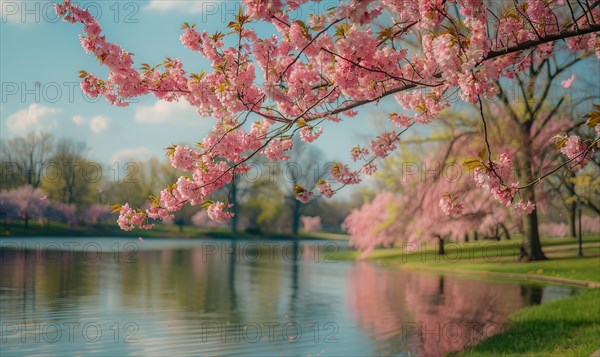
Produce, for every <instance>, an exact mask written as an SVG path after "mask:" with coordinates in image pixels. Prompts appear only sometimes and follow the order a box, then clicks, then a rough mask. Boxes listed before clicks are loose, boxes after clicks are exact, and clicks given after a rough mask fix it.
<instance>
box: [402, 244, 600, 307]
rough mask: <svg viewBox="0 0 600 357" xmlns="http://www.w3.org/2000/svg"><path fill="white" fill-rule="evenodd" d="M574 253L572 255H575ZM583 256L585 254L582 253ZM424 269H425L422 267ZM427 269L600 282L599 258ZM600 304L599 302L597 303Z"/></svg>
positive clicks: (447, 265)
mask: <svg viewBox="0 0 600 357" xmlns="http://www.w3.org/2000/svg"><path fill="white" fill-rule="evenodd" d="M575 254H576V252H574V253H573V255H575ZM584 254H585V252H584ZM407 265H408V267H411V268H421V266H420V265H416V263H408V264H407ZM424 268H426V267H425V266H424ZM429 268H434V269H436V270H437V269H440V270H443V271H450V272H451V271H452V270H472V271H486V272H497V273H513V274H526V275H530V276H531V275H533V276H536V275H543V276H551V277H556V278H565V279H574V280H583V281H595V282H600V257H598V256H591V257H586V256H584V257H582V258H580V257H573V258H554V259H551V260H545V261H536V262H529V263H519V262H513V261H498V262H493V263H486V262H475V263H456V264H452V263H445V264H438V265H429ZM599 304H600V301H599Z"/></svg>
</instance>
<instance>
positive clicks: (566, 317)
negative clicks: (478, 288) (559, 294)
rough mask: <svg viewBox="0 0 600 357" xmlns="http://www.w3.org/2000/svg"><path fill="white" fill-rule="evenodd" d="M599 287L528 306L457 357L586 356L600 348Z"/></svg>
mask: <svg viewBox="0 0 600 357" xmlns="http://www.w3.org/2000/svg"><path fill="white" fill-rule="evenodd" d="M599 302H600V289H591V290H587V291H585V292H584V293H583V294H581V295H577V296H573V297H570V298H566V299H562V300H558V301H553V302H550V303H547V304H543V305H538V306H533V307H529V308H526V309H523V310H520V311H517V312H516V313H514V314H513V315H511V316H510V322H509V324H508V326H507V329H506V330H505V331H504V332H503V333H501V334H498V335H495V336H492V337H490V338H489V339H487V340H485V341H483V342H482V343H479V344H477V345H475V346H474V347H473V348H472V349H470V350H467V351H465V352H463V353H461V354H459V356H464V357H470V356H589V355H590V354H592V353H593V352H594V351H596V350H597V349H599V348H600V343H599V342H598V336H600V303H599Z"/></svg>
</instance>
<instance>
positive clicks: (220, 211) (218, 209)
mask: <svg viewBox="0 0 600 357" xmlns="http://www.w3.org/2000/svg"><path fill="white" fill-rule="evenodd" d="M231 206H232V205H231V204H227V203H223V202H215V203H213V204H211V205H210V206H209V207H208V209H207V213H208V216H209V217H210V219H212V220H213V221H215V222H219V223H224V222H227V221H228V220H229V219H231V217H233V216H234V215H235V214H234V213H232V212H226V211H225V209H227V208H229V207H231Z"/></svg>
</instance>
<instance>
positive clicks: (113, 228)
mask: <svg viewBox="0 0 600 357" xmlns="http://www.w3.org/2000/svg"><path fill="white" fill-rule="evenodd" d="M0 232H1V233H2V234H1V235H0V237H97V236H102V237H135V238H137V237H140V236H141V237H144V238H236V239H295V237H293V236H292V235H291V234H285V233H278V232H264V233H261V234H250V233H247V232H239V233H236V234H235V235H233V234H231V232H230V231H229V229H227V228H222V229H206V228H201V227H194V226H187V225H186V226H183V228H182V229H180V227H179V226H177V225H164V224H157V225H155V226H154V228H153V229H151V230H140V229H134V230H132V231H129V232H126V231H123V230H121V229H119V227H118V226H117V225H116V223H106V224H96V225H88V226H76V227H70V226H68V225H66V224H61V223H55V222H51V223H50V224H49V225H40V224H38V223H37V222H29V227H28V228H25V227H24V226H23V224H18V225H16V224H15V225H11V226H10V230H9V231H8V232H7V231H6V230H4V229H1V230H0ZM345 237H346V236H344V235H341V234H333V233H313V232H311V233H301V234H300V235H299V236H298V238H300V239H344V238H345Z"/></svg>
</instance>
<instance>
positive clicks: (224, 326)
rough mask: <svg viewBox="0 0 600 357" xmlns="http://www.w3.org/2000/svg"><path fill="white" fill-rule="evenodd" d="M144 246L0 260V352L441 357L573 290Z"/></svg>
mask: <svg viewBox="0 0 600 357" xmlns="http://www.w3.org/2000/svg"><path fill="white" fill-rule="evenodd" d="M147 241H148V243H144V246H143V247H141V248H140V249H139V250H135V251H132V250H129V249H124V248H123V247H124V246H125V245H124V244H123V241H120V242H119V243H120V245H119V247H120V251H116V250H111V249H110V247H112V245H111V244H113V242H112V241H110V240H105V241H102V242H101V243H100V247H101V250H102V252H103V253H106V254H100V255H94V254H92V253H93V252H89V251H88V252H86V251H81V250H79V251H72V250H61V251H50V250H44V249H38V250H23V249H19V250H14V249H0V328H1V331H0V332H1V336H0V337H1V344H0V354H1V355H2V356H7V355H23V354H29V355H31V354H52V355H80V354H86V355H87V354H99V355H111V354H112V355H126V354H127V355H166V354H168V355H172V356H175V355H215V356H229V355H277V356H279V355H295V356H307V355H312V356H318V355H323V356H332V355H343V356H347V355H397V354H402V353H412V354H414V353H417V354H420V355H442V354H444V353H446V352H448V351H454V350H458V349H460V348H462V347H464V346H465V345H468V344H470V343H473V342H475V341H477V340H479V339H481V338H482V337H485V336H487V335H490V334H492V333H494V332H496V331H497V329H499V328H500V326H501V325H502V323H504V322H505V319H506V316H507V315H508V314H509V313H510V312H512V311H514V310H516V309H518V308H520V307H522V306H526V305H530V304H537V303H540V302H541V301H545V299H546V297H547V296H550V298H558V297H562V296H565V295H569V294H572V293H573V290H572V289H570V288H566V287H551V293H550V294H549V295H548V294H546V291H547V289H548V288H550V287H540V286H534V285H519V284H516V283H510V282H508V283H507V282H491V281H486V280H470V279H465V278H457V277H449V276H446V277H444V276H437V275H431V274H423V273H416V272H407V271H402V270H399V269H398V268H394V267H382V266H377V265H374V264H370V263H364V262H361V263H355V262H335V261H332V260H331V259H326V258H331V256H327V255H326V254H320V255H319V254H318V253H315V246H314V244H311V243H300V244H298V243H296V244H289V243H283V242H280V243H281V244H279V245H278V246H271V247H269V249H270V251H269V252H268V253H269V254H265V250H264V249H263V248H264V247H261V248H260V249H259V250H257V249H256V243H247V244H239V245H232V244H229V242H225V243H223V244H222V243H219V244H218V245H217V244H215V243H212V242H206V241H205V242H203V241H195V242H186V243H185V244H186V246H185V247H183V246H182V245H181V244H180V243H176V244H173V249H169V245H168V243H165V242H151V241H150V240H147ZM252 245H254V246H252ZM0 247H6V245H0ZM28 247H30V246H28ZM271 248H272V250H271ZM132 252H133V253H132ZM58 253H60V255H59V254H58ZM59 332H60V333H61V334H60V335H59Z"/></svg>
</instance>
